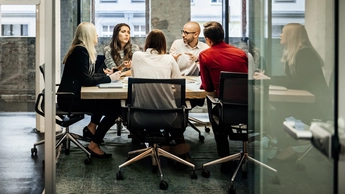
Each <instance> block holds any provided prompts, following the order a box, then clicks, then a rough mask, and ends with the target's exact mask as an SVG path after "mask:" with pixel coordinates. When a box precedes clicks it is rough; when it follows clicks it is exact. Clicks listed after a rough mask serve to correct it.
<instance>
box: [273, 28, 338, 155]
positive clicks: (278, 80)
mask: <svg viewBox="0 0 345 194" xmlns="http://www.w3.org/2000/svg"><path fill="white" fill-rule="evenodd" d="M280 43H281V44H282V45H283V46H284V50H283V56H282V59H281V61H282V62H283V63H284V69H285V76H280V77H279V76H278V77H272V79H271V81H270V84H272V85H281V86H285V87H286V88H288V89H297V90H307V91H309V92H310V93H312V94H313V95H314V96H315V103H314V104H308V103H299V104H298V105H297V106H294V105H291V104H282V103H275V104H274V106H275V108H276V113H275V114H274V115H275V116H280V118H279V119H274V120H276V121H278V124H279V125H277V127H278V126H280V127H278V128H277V127H274V130H277V132H278V133H279V132H281V131H282V130H280V129H281V126H282V123H283V121H284V119H285V118H287V117H294V118H295V119H298V120H302V121H303V122H304V123H305V124H307V125H310V122H311V121H313V120H322V121H327V120H329V119H331V117H332V95H331V93H330V90H329V88H328V85H327V83H326V80H325V77H324V74H323V71H322V67H323V65H324V64H323V60H322V59H321V57H320V55H319V54H318V53H317V52H316V50H315V49H314V48H313V46H312V44H311V43H310V40H309V38H308V34H307V31H306V29H305V27H304V26H303V25H301V24H298V23H289V24H287V25H285V26H284V28H283V29H282V33H281V35H280ZM277 138H278V144H279V145H280V146H282V147H286V146H287V145H288V144H289V143H287V142H288V141H286V139H285V136H284V135H283V134H280V135H278V136H277ZM279 138H280V139H279ZM282 143H283V144H284V145H283V144H282ZM287 153H288V154H287ZM294 154H295V155H296V153H295V152H294V151H293V150H292V149H291V148H290V147H289V148H288V151H285V152H282V153H280V154H278V155H277V156H276V158H278V159H285V158H287V157H289V156H292V155H294Z"/></svg>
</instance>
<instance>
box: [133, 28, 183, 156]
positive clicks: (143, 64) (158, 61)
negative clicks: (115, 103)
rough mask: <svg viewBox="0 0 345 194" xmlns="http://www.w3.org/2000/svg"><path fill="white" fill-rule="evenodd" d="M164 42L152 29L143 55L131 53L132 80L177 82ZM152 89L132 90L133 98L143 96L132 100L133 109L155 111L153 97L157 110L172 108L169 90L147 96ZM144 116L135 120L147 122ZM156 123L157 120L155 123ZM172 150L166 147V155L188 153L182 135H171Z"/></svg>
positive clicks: (171, 118) (167, 119) (175, 67)
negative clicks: (169, 80) (135, 107)
mask: <svg viewBox="0 0 345 194" xmlns="http://www.w3.org/2000/svg"><path fill="white" fill-rule="evenodd" d="M166 48H167V47H166V39H165V36H164V33H163V32H162V31H161V30H158V29H155V30H153V31H151V32H150V33H149V34H148V36H147V38H146V41H145V46H144V50H145V51H143V52H140V51H138V52H135V53H133V57H132V68H131V70H132V76H133V77H135V78H156V79H172V78H181V72H180V69H179V67H178V64H177V62H176V61H175V59H174V57H173V56H172V55H169V54H167V49H166ZM150 89H152V88H146V87H145V86H141V87H140V88H136V89H135V94H138V95H143V94H145V98H142V97H141V98H136V99H135V102H134V106H137V107H143V108H157V107H155V106H157V105H158V103H157V102H154V100H153V99H154V98H153V97H152V98H151V96H152V95H154V96H155V98H156V96H157V95H160V98H159V99H161V101H160V102H159V106H160V108H174V107H176V104H175V99H174V95H173V93H172V90H171V88H160V91H163V92H160V93H152V92H147V91H149V90H150ZM145 116H147V115H138V117H137V120H138V121H139V122H140V120H142V122H148V120H147V119H145ZM175 118H176V115H170V116H169V117H167V116H165V117H164V118H160V119H159V120H161V121H164V122H171V123H172V122H173V121H174V119H175ZM155 120H156V121H157V120H158V119H157V118H156V119H155ZM174 136H175V142H176V146H172V147H169V151H170V152H172V153H173V154H176V155H183V154H186V153H187V152H188V151H189V146H188V145H187V144H186V143H185V140H184V137H183V133H181V134H174Z"/></svg>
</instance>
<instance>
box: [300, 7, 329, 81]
mask: <svg viewBox="0 0 345 194" xmlns="http://www.w3.org/2000/svg"><path fill="white" fill-rule="evenodd" d="M333 9H334V4H333V1H329V0H305V27H306V29H307V32H308V35H309V39H310V41H311V43H312V44H313V46H314V48H315V49H316V50H317V52H318V53H319V55H320V56H321V58H322V59H323V61H324V63H325V66H324V68H323V70H324V75H325V78H326V81H327V83H329V81H330V76H331V73H332V71H333V66H334V17H333V15H334V10H333ZM320 13H322V14H320Z"/></svg>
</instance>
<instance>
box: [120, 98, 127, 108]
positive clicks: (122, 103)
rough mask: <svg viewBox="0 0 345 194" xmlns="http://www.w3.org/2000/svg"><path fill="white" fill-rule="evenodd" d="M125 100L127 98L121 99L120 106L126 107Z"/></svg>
mask: <svg viewBox="0 0 345 194" xmlns="http://www.w3.org/2000/svg"><path fill="white" fill-rule="evenodd" d="M126 101H127V100H121V107H122V108H127V104H126Z"/></svg>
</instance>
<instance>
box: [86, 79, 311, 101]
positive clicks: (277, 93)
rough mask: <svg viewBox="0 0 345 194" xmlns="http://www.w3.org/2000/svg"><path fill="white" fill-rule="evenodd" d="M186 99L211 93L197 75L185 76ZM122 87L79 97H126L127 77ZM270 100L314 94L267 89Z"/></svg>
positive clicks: (92, 90) (89, 90)
mask: <svg viewBox="0 0 345 194" xmlns="http://www.w3.org/2000/svg"><path fill="white" fill-rule="evenodd" d="M184 78H186V80H187V84H186V99H203V98H205V97H206V95H207V94H212V93H208V92H205V91H204V90H201V89H199V86H200V83H201V80H200V77H199V76H185V77H184ZM122 82H123V85H124V87H123V88H98V87H97V86H91V87H84V86H83V87H82V88H81V99H127V87H126V85H127V78H123V80H122ZM269 101H270V102H292V103H314V102H315V96H314V95H313V94H311V93H310V92H308V91H306V90H292V89H284V90H277V89H269Z"/></svg>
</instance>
